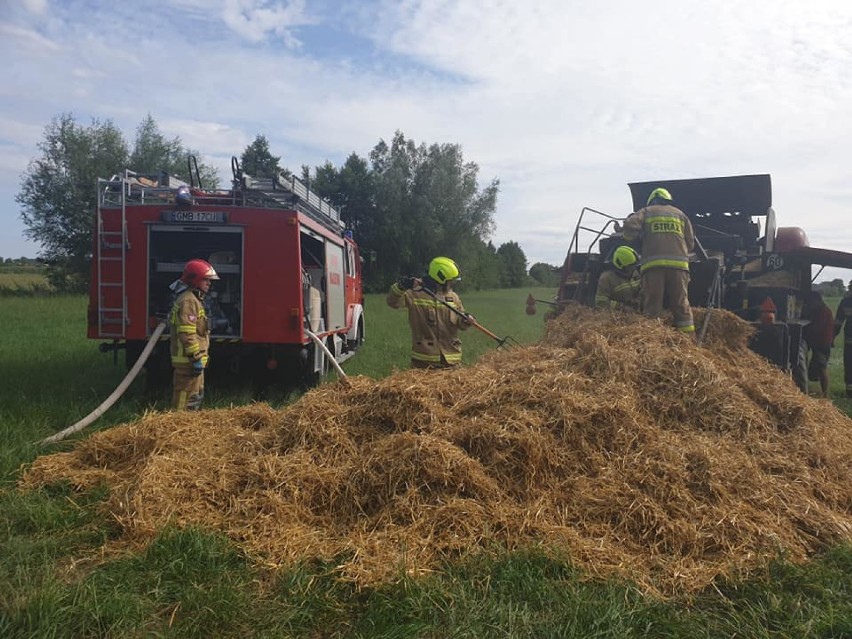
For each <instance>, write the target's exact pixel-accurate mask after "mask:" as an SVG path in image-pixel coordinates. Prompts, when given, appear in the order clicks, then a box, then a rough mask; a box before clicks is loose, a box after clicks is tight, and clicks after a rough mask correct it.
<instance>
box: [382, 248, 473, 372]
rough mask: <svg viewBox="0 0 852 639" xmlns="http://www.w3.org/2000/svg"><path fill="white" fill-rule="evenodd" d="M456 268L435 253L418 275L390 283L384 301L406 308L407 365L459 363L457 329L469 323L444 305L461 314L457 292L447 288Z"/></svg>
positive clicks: (460, 353) (420, 366) (425, 365)
mask: <svg viewBox="0 0 852 639" xmlns="http://www.w3.org/2000/svg"><path fill="white" fill-rule="evenodd" d="M458 277H459V268H458V266H457V265H456V263H455V262H454V261H453V260H451V259H450V258H448V257H436V258H435V259H433V260H432V261H431V262H430V263H429V269H428V272H427V274H426V275H425V276H424V277H423V278H422V279H418V278H413V277H403V278H401V279H400V280H399V281H398V282H395V283H394V284H393V286H391V289H390V291H389V292H388V297H387V302H388V306H390V307H391V308H403V307H404V308H407V309H408V323H409V325H410V326H411V367H412V368H447V367H450V366H457V365H459V364H461V359H462V349H461V340H460V339H459V338H458V331H459V330H467V328H469V327H470V325H471V324H470V323H469V322H468V321H466V320H465V319H464V318H463V317H461V316H459V315H458V314H457V313H454V312H453V311H452V310H451V309H450V308H448V305H449V306H451V307H452V308H454V309H456V310H457V311H459V312H460V313H462V314H465V310H464V306H462V302H461V299H460V298H459V296H458V295H457V294H456V293H455V292H453V291H452V290H451V286H452V282H453V280H456V279H458Z"/></svg>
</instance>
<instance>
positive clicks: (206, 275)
mask: <svg viewBox="0 0 852 639" xmlns="http://www.w3.org/2000/svg"><path fill="white" fill-rule="evenodd" d="M180 279H181V281H182V282H184V283H185V284H189V285H190V286H195V285H196V284H198V283H199V282H200V281H201V280H204V279H207V280H218V279H219V276H218V275H216V270H215V269H214V268H213V267H212V266H211V265H210V262H205V261H204V260H189V262H187V263H186V266H184V267H183V273H181V276H180Z"/></svg>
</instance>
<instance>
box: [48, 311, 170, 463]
mask: <svg viewBox="0 0 852 639" xmlns="http://www.w3.org/2000/svg"><path fill="white" fill-rule="evenodd" d="M164 330H166V323H165V322H160V323H159V324H157V327H156V328H155V329H154V332H153V333H151V337H149V338H148V343H147V344H145V348H144V349H142V353H141V354H140V355H139V359H137V360H136V363H134V364H133V366H132V367H131V369H130V370H129V371H127V375H125V376H124V379H123V380H121V383H120V384H119V385H118V386H117V387H116V389H115V390H114V391H113V392H112V395H110V396H109V397H107V398H106V399H105V400H104V401H103V403H101V405H100V406H98V407H97V408H96V409H95V410H93V411H92V412H91V413H89V414H88V415H86V416H85V417H84V418H83V419H81V420H80V421H78V422H77V423H76V424H72V425H71V426H69V427H68V428H66V429H65V430H61V431H59V432H58V433H56V434H54V435H51V436H50V437H46V438H45V439H42V440H41V441H40V442H39V444H41V445H42V446H46V445H47V444H54V443H56V442H58V441H62V440H63V439H65V438H66V437H68V435H73V434H74V433H77V432H79V431H81V430H83V429H84V428H86V426H88V425H89V424H91V423H92V422H93V421H95V420H96V419H97V418H98V417H100V416H101V415H103V414H104V413H105V412H107V411H108V410H109V409H110V408H111V407H112V405H113V404H115V403H116V402H117V401H118V398H119V397H121V396H122V395H124V392H125V391H126V390H127V389H128V387H129V386H130V384H131V383H132V382H133V380H134V379H136V376H137V375H138V374H139V371H141V370H142V367H143V366H144V365H145V362H146V361H148V358H149V357H150V356H151V353H152V352H153V350H154V346H155V345H156V344H157V341H158V340H159V339H160V335H162V334H163V331H164Z"/></svg>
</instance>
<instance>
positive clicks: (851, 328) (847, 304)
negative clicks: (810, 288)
mask: <svg viewBox="0 0 852 639" xmlns="http://www.w3.org/2000/svg"><path fill="white" fill-rule="evenodd" d="M840 329H843V383H844V384H846V397H852V280H849V287H848V290H847V291H846V295H844V296H843V299H842V300H840V304H838V305H837V313H835V315H834V336H835V337H837V336H838V335H839V334H840Z"/></svg>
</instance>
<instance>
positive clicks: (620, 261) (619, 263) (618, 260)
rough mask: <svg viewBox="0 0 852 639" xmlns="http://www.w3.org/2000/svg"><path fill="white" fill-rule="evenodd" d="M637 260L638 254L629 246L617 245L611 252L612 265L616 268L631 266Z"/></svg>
mask: <svg viewBox="0 0 852 639" xmlns="http://www.w3.org/2000/svg"><path fill="white" fill-rule="evenodd" d="M638 261H639V256H638V255H636V251H634V250H633V249H632V248H630V247H629V246H619V247H618V248H617V249H615V253H613V254H612V265H613V266H614V267H615V268H617V269H623V268H627V267H628V266H633V265H634V264H636V262H638Z"/></svg>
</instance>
